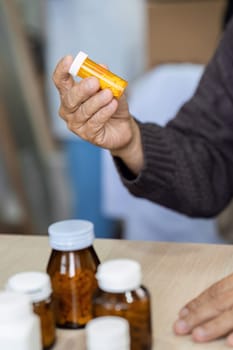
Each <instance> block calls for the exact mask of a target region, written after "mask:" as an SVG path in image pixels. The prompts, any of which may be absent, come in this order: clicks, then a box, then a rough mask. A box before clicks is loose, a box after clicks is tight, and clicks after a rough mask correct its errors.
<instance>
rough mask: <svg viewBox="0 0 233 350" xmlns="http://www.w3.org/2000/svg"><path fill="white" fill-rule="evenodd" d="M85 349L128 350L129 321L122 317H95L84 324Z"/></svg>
mask: <svg viewBox="0 0 233 350" xmlns="http://www.w3.org/2000/svg"><path fill="white" fill-rule="evenodd" d="M86 349H87V350H130V334H129V323H128V321H127V320H125V319H124V318H122V317H117V316H105V317H97V318H95V319H93V320H91V321H89V322H88V324H87V326H86Z"/></svg>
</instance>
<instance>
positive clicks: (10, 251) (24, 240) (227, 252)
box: [0, 235, 233, 350]
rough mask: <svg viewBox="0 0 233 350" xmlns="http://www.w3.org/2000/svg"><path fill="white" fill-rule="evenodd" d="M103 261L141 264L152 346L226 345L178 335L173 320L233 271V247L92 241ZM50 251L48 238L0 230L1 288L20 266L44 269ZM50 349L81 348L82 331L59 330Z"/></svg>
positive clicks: (162, 349)
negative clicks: (125, 260) (124, 260)
mask: <svg viewBox="0 0 233 350" xmlns="http://www.w3.org/2000/svg"><path fill="white" fill-rule="evenodd" d="M95 248H96V251H97V253H98V255H99V257H100V259H101V260H102V261H104V260H107V259H112V258H119V257H121V258H126V257H127V258H132V259H136V260H137V261H139V262H140V263H141V265H142V269H143V283H144V285H146V286H147V287H148V289H149V290H150V292H151V295H152V312H153V330H154V347H153V349H154V350H189V349H197V350H198V349H199V350H201V349H202V350H208V349H211V350H213V349H217V350H221V349H226V348H227V347H226V346H225V343H224V340H218V341H215V342H211V343H207V344H194V343H193V342H192V341H191V339H190V337H189V336H187V337H176V336H175V335H174V334H173V331H172V324H173V322H174V320H175V319H176V316H177V313H178V311H179V309H180V307H181V306H183V304H184V303H185V302H187V301H188V300H190V299H191V298H193V297H194V296H196V295H197V294H199V293H200V292H201V291H202V290H203V289H204V288H206V287H207V286H209V285H210V284H212V283H213V282H215V281H216V280H218V279H220V278H222V277H224V276H226V275H228V274H229V273H231V272H232V271H233V247H232V246H226V245H219V246H217V245H208V244H206V245H204V244H203V245H201V244H174V243H152V242H136V241H125V240H121V241H120V240H96V243H95ZM49 254H50V247H49V243H48V238H47V237H39V236H15V235H0V288H3V287H4V284H5V282H6V280H7V278H8V277H9V276H11V275H12V274H14V273H17V272H20V271H27V270H39V271H44V270H45V268H46V265H47V261H48V257H49ZM57 338H58V341H57V344H56V346H55V347H54V350H68V349H69V350H83V349H84V348H85V347H84V331H61V330H58V337H57Z"/></svg>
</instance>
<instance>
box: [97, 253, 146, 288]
mask: <svg viewBox="0 0 233 350" xmlns="http://www.w3.org/2000/svg"><path fill="white" fill-rule="evenodd" d="M96 278H97V280H98V284H99V287H100V289H102V290H104V291H106V292H110V293H124V292H126V291H131V290H134V289H137V288H138V287H139V286H140V284H141V279H142V273H141V266H140V264H139V263H138V262H137V261H134V260H129V259H116V260H110V261H107V262H104V263H102V264H100V265H99V266H98V269H97V274H96Z"/></svg>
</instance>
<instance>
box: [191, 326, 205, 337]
mask: <svg viewBox="0 0 233 350" xmlns="http://www.w3.org/2000/svg"><path fill="white" fill-rule="evenodd" d="M206 336H207V333H206V330H205V329H204V328H202V327H198V328H196V329H194V331H193V338H194V339H195V340H205V338H206Z"/></svg>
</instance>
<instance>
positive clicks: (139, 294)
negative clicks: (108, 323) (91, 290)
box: [94, 285, 150, 303]
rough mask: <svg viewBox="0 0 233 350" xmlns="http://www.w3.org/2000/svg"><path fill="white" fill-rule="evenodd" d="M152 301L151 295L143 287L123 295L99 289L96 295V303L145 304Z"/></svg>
mask: <svg viewBox="0 0 233 350" xmlns="http://www.w3.org/2000/svg"><path fill="white" fill-rule="evenodd" d="M148 300H150V294H149V291H148V290H147V288H146V287H144V286H143V285H141V286H140V287H138V288H137V289H135V290H132V291H125V292H123V293H109V292H106V291H103V290H101V289H100V288H98V289H97V290H96V292H95V295H94V302H96V303H104V302H125V303H133V302H143V301H148Z"/></svg>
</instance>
